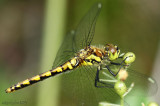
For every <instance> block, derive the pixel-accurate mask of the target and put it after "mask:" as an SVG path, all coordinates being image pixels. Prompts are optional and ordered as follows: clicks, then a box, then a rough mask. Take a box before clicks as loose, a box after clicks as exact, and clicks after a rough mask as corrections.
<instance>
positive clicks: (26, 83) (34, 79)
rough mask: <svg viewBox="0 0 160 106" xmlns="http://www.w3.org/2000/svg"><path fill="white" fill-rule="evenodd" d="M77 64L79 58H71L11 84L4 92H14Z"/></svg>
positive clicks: (72, 67) (70, 68)
mask: <svg viewBox="0 0 160 106" xmlns="http://www.w3.org/2000/svg"><path fill="white" fill-rule="evenodd" d="M78 65H79V60H78V59H76V57H74V58H72V59H71V60H69V61H67V62H66V63H64V64H63V65H61V66H59V67H57V68H55V69H53V70H49V71H47V72H44V73H42V74H39V75H36V76H34V77H32V78H29V79H26V80H24V81H22V82H19V83H18V84H16V85H13V86H11V87H10V88H8V89H6V93H11V92H14V91H16V90H18V89H21V88H24V87H27V86H29V85H32V84H34V83H36V82H39V81H42V80H44V79H46V78H49V77H51V76H55V75H57V74H60V73H62V72H65V71H67V70H72V69H74V68H76V67H77V66H78Z"/></svg>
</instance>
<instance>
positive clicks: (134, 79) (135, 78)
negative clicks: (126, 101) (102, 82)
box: [101, 65, 158, 96]
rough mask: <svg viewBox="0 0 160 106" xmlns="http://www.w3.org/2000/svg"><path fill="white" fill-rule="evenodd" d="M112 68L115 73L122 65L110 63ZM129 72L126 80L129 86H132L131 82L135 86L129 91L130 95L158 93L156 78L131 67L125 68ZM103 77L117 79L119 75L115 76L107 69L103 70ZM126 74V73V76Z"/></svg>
mask: <svg viewBox="0 0 160 106" xmlns="http://www.w3.org/2000/svg"><path fill="white" fill-rule="evenodd" d="M109 66H110V69H111V70H112V71H114V73H116V72H118V70H119V69H120V66H115V65H109ZM125 70H126V71H127V73H128V77H127V79H126V80H125V81H124V82H125V84H126V85H127V87H129V86H131V84H134V87H133V88H132V91H131V92H130V93H129V95H133V96H151V95H154V94H156V92H157V90H158V87H157V83H156V81H155V80H154V78H152V77H150V76H148V75H144V74H142V73H140V72H137V71H136V70H132V69H130V68H127V69H125ZM101 75H102V76H101V78H102V79H106V80H117V79H116V78H117V77H118V75H117V77H113V76H112V75H111V73H109V71H108V70H107V69H105V70H103V73H102V74H101ZM125 75H126V74H124V76H125Z"/></svg>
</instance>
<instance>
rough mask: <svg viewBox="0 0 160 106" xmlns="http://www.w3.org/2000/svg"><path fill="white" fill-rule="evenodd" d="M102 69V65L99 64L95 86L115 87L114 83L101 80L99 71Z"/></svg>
mask: <svg viewBox="0 0 160 106" xmlns="http://www.w3.org/2000/svg"><path fill="white" fill-rule="evenodd" d="M100 70H101V66H98V68H97V73H96V78H95V87H97V88H113V87H114V85H113V84H109V83H106V82H103V81H100V80H99V71H100ZM97 83H101V84H103V85H104V86H99V85H98V84H97Z"/></svg>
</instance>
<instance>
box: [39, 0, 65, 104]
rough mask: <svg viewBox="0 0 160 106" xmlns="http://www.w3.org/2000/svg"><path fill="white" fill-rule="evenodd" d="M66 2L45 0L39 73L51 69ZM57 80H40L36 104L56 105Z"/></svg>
mask: <svg viewBox="0 0 160 106" xmlns="http://www.w3.org/2000/svg"><path fill="white" fill-rule="evenodd" d="M66 2H67V1H66V0H47V3H46V11H45V20H44V21H45V23H44V34H43V35H44V36H43V38H42V40H43V41H42V54H41V63H40V66H41V67H40V73H42V72H45V71H48V70H51V68H52V65H53V61H54V58H55V56H56V54H57V51H58V49H59V46H60V44H61V41H62V35H63V34H64V23H65V21H64V20H65V11H66V8H65V7H66ZM59 82H60V81H59V80H57V77H54V78H50V79H48V80H47V81H46V80H45V81H43V82H41V84H40V85H39V89H38V95H37V96H38V98H37V102H38V103H37V106H58V100H59V94H58V92H59V88H60V84H59Z"/></svg>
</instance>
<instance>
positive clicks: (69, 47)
mask: <svg viewBox="0 0 160 106" xmlns="http://www.w3.org/2000/svg"><path fill="white" fill-rule="evenodd" d="M100 10H101V3H96V4H95V5H94V6H93V7H92V8H91V9H90V10H89V12H88V13H87V14H86V15H85V16H84V17H83V19H82V20H81V21H80V23H79V25H78V26H77V28H76V30H72V31H71V32H69V33H68V34H67V36H66V37H65V39H64V40H63V43H62V45H61V47H60V48H59V51H58V53H57V56H56V58H55V61H54V63H53V68H55V67H57V66H59V65H61V64H63V63H64V62H66V61H68V60H69V59H70V58H71V57H73V56H74V54H75V53H76V52H78V51H79V50H80V49H83V48H85V47H86V46H88V45H90V43H91V41H92V39H93V36H94V31H95V25H96V20H97V17H98V15H99V13H100Z"/></svg>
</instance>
